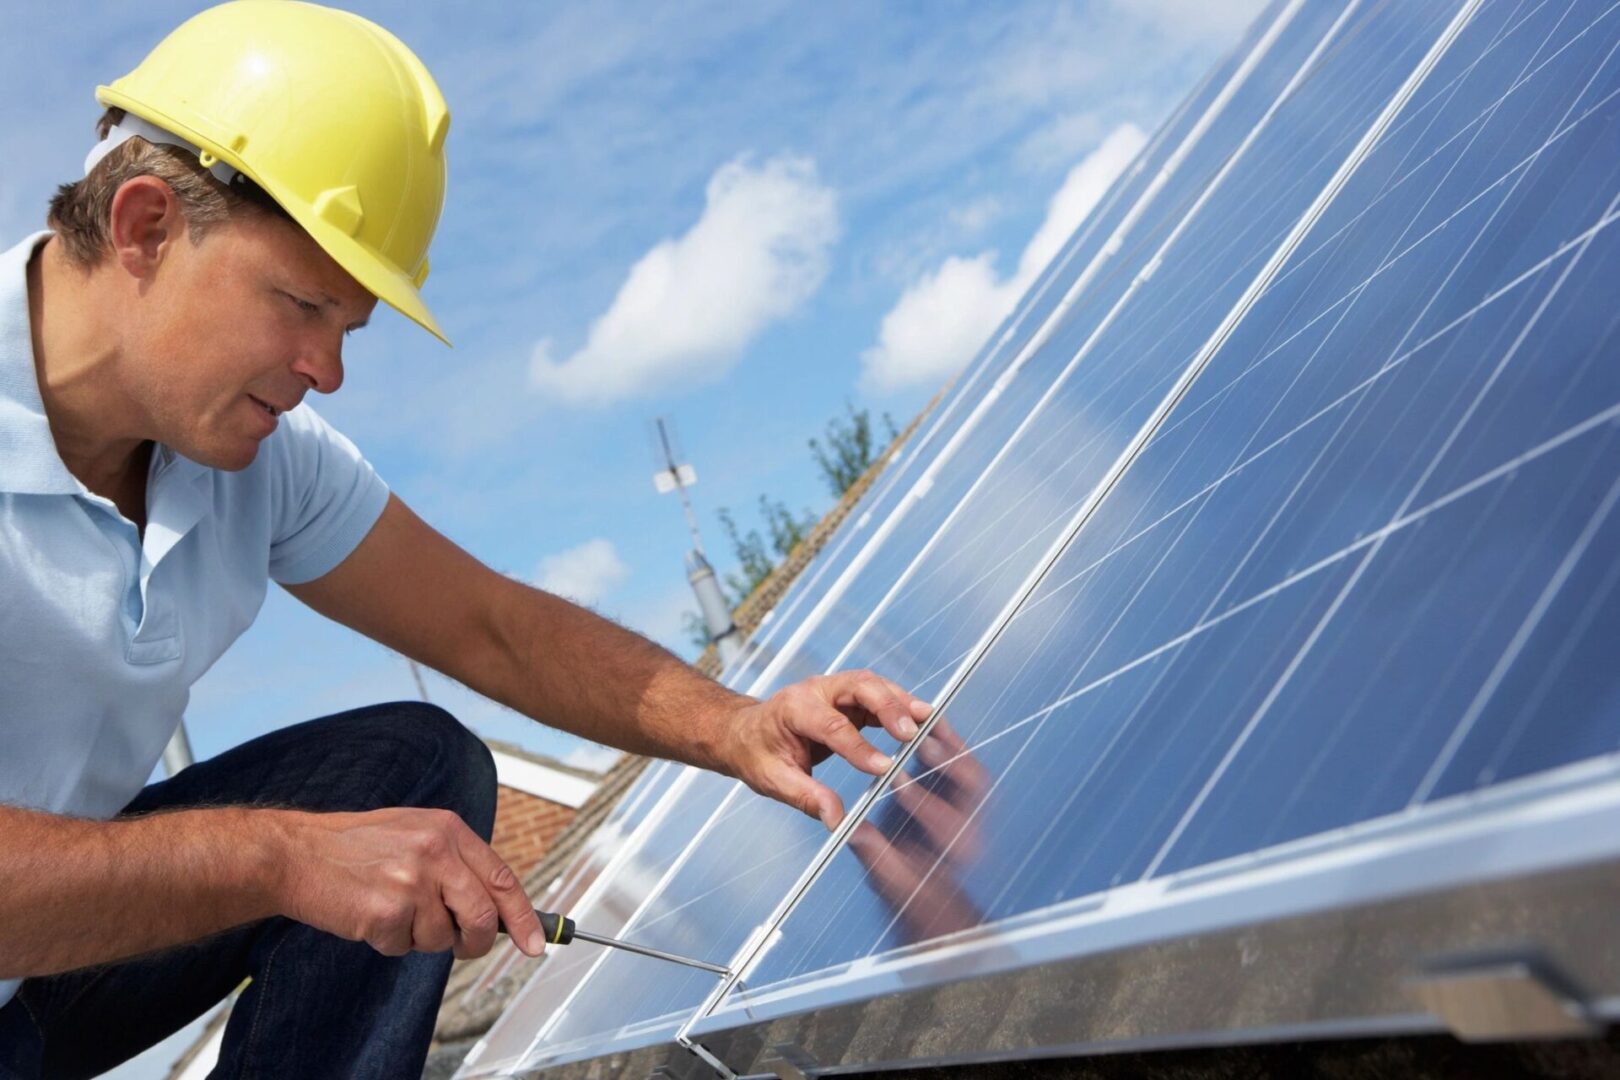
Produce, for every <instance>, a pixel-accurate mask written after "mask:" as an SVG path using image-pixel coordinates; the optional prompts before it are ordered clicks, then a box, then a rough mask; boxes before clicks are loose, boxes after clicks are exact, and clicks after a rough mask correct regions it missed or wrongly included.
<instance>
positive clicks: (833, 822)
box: [762, 740, 865, 832]
mask: <svg viewBox="0 0 1620 1080" xmlns="http://www.w3.org/2000/svg"><path fill="white" fill-rule="evenodd" d="M862 741H865V740H862ZM767 782H768V783H769V784H770V785H771V787H770V790H767V791H764V792H762V794H765V795H769V796H771V797H772V798H774V799H777V800H779V801H781V802H785V803H787V804H788V805H789V806H792V807H796V808H798V809H799V810H800V811H802V812H804V813H806V814H808V815H810V816H811V817H813V818H815V819H816V820H818V821H820V822H821V823H822V824H823V825H825V826H826V827H827V831H828V832H832V831H833V830H834V829H836V828H838V823H839V822H840V821H842V820H844V801H843V800H842V799H840V798H839V797H838V794H837V793H836V792H834V791H833V789H832V788H830V787H828V786H827V785H826V784H823V783H821V782H820V781H818V780H813V779H811V778H810V775H809V774H808V773H802V772H800V771H799V770H798V769H795V768H793V767H791V766H787V765H784V766H782V767H780V768H777V769H774V770H772V772H771V774H770V776H769V778H768V781H767Z"/></svg>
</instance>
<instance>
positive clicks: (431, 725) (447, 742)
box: [342, 701, 495, 840]
mask: <svg viewBox="0 0 1620 1080" xmlns="http://www.w3.org/2000/svg"><path fill="white" fill-rule="evenodd" d="M342 719H344V720H346V721H348V722H349V724H351V725H355V724H358V725H360V727H358V728H356V727H352V726H351V727H350V728H349V732H350V737H354V736H359V737H362V738H375V739H378V740H380V741H382V742H387V743H392V744H394V746H395V748H396V753H397V754H398V756H397V757H396V758H395V762H396V765H395V768H394V772H395V779H394V780H393V781H391V782H390V783H389V785H388V786H390V787H393V786H394V785H396V784H401V783H402V784H403V787H401V788H400V789H399V791H400V794H401V796H402V798H400V799H399V800H398V801H397V802H396V801H395V800H387V801H388V803H389V804H390V805H411V806H431V807H438V808H442V809H445V810H453V811H455V812H456V813H457V814H458V815H460V817H461V819H462V820H463V821H465V822H466V823H467V825H468V827H469V828H471V829H472V830H473V831H474V832H476V833H477V834H478V835H479V836H481V837H483V838H484V839H485V840H488V839H489V837H490V833H491V831H492V830H493V829H494V825H495V758H494V756H493V755H491V754H490V752H489V747H487V746H485V745H484V741H483V740H482V739H480V738H479V737H478V736H477V735H474V734H473V733H472V732H471V731H469V730H467V728H466V726H465V725H463V724H462V723H461V721H459V720H457V719H456V718H455V717H454V716H453V715H451V714H450V713H449V712H447V711H446V710H444V709H441V708H440V707H439V706H437V705H430V704H428V703H427V702H423V701H397V702H390V703H388V704H381V705H372V706H368V707H366V708H363V709H356V710H354V711H353V712H351V713H349V714H347V715H345V716H344V717H342ZM385 799H386V796H385Z"/></svg>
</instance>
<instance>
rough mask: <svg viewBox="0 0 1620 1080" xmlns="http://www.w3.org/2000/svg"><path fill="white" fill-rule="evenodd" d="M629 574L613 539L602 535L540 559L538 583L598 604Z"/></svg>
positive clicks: (575, 598)
mask: <svg viewBox="0 0 1620 1080" xmlns="http://www.w3.org/2000/svg"><path fill="white" fill-rule="evenodd" d="M629 576H630V568H629V567H628V566H626V565H625V564H624V560H623V559H621V558H619V552H618V549H616V548H615V547H614V546H613V541H611V540H607V539H605V538H602V537H597V538H596V539H594V540H587V541H585V542H584V543H583V544H580V545H579V546H577V547H571V548H569V549H568V550H567V551H563V552H559V553H557V554H556V555H547V556H546V557H545V558H544V559H541V560H540V569H539V572H538V573H537V574H536V575H535V584H536V585H538V586H539V587H540V588H542V589H544V590H546V591H547V592H551V593H556V594H557V595H558V596H565V597H567V598H568V599H570V600H572V601H574V602H575V603H579V604H597V603H600V602H601V600H602V598H603V597H604V596H606V595H607V594H608V593H610V592H612V591H613V589H614V588H615V587H616V586H617V585H619V584H620V583H621V582H623V581H624V579H625V578H627V577H629Z"/></svg>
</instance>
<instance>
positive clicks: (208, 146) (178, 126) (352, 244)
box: [96, 86, 451, 345]
mask: <svg viewBox="0 0 1620 1080" xmlns="http://www.w3.org/2000/svg"><path fill="white" fill-rule="evenodd" d="M96 100H97V101H99V102H100V103H101V104H102V105H104V106H107V107H109V108H119V109H123V110H124V111H125V112H130V113H134V114H135V115H136V116H139V117H141V118H142V119H144V120H147V121H150V122H151V123H153V124H156V125H157V126H158V127H161V128H163V129H164V130H165V131H171V132H173V133H174V134H176V135H179V136H181V137H182V138H184V139H187V140H189V141H190V142H193V143H195V144H196V145H198V146H200V147H202V149H204V150H206V151H207V152H208V153H210V154H212V155H214V156H215V157H217V158H219V159H220V160H221V161H223V162H225V163H226V164H228V165H230V166H231V167H232V168H235V169H238V170H240V171H241V172H242V173H243V174H244V175H246V176H247V177H248V179H250V180H252V181H253V182H254V183H255V184H258V185H259V187H260V188H262V189H264V192H265V194H267V195H269V196H270V197H271V198H272V199H274V200H275V201H276V204H277V205H279V206H280V207H281V208H282V209H283V210H285V211H287V213H288V215H289V216H290V217H291V218H292V219H293V220H294V221H295V222H297V223H298V226H299V228H301V229H303V230H304V232H305V233H306V234H307V235H308V236H309V237H310V239H312V240H314V241H315V243H316V244H318V245H320V248H321V250H322V251H324V252H326V253H327V254H328V255H330V256H331V257H332V260H333V261H334V262H336V263H337V264H338V265H339V266H341V267H342V268H343V269H344V270H346V271H347V272H348V273H349V276H351V277H353V278H354V279H355V280H356V281H358V282H359V283H360V286H361V287H362V288H364V289H365V290H366V291H367V292H369V293H371V295H373V296H375V297H376V298H377V299H379V300H381V301H382V302H383V303H385V304H387V305H388V306H389V307H391V308H393V309H394V310H395V311H397V312H399V313H400V314H401V315H404V316H405V317H406V318H407V319H410V320H411V321H412V322H414V323H416V324H417V325H418V326H420V327H421V328H422V329H424V330H426V331H427V332H428V333H430V334H432V335H433V336H434V337H436V338H438V339H439V340H440V341H442V342H444V343H445V344H446V345H449V344H450V343H451V342H450V339H449V338H448V337H446V336H445V333H444V331H443V330H441V329H440V328H439V322H438V320H437V319H435V318H434V317H433V312H431V311H429V310H428V306H427V304H426V303H424V302H423V300H422V295H421V292H420V290H419V289H418V288H417V286H416V282H415V281H413V280H411V278H409V277H408V276H406V275H405V274H404V273H403V272H402V271H400V270H399V269H397V268H396V267H394V266H393V265H392V264H390V263H389V262H388V261H387V260H386V259H384V258H382V257H381V256H379V255H378V254H377V253H375V252H373V251H371V250H370V249H369V248H367V247H366V246H365V245H364V244H361V243H360V242H359V241H357V240H355V239H354V238H353V237H352V236H349V235H348V234H347V233H345V232H343V231H342V230H340V229H338V228H336V227H335V226H333V225H331V224H330V223H328V222H327V221H325V220H324V219H322V218H321V217H319V216H318V215H317V214H316V213H315V210H314V208H313V207H311V206H308V205H306V204H304V203H303V202H302V201H300V200H298V199H295V198H289V197H287V195H286V193H285V189H284V188H283V186H282V185H279V184H277V183H276V181H275V179H274V178H273V177H266V176H263V175H260V173H259V172H258V171H257V170H255V169H254V168H253V166H252V165H250V164H249V163H248V162H246V161H244V160H242V158H241V157H239V156H238V155H237V154H236V153H235V152H234V151H232V150H231V149H230V147H228V146H224V145H222V144H220V143H219V142H218V141H216V140H214V139H210V138H209V137H208V136H207V135H205V134H203V133H202V132H199V131H197V130H196V129H194V128H192V127H191V126H189V125H187V124H184V123H182V122H180V121H179V120H177V119H175V118H174V117H172V116H166V115H164V114H163V112H161V111H160V110H157V109H153V108H151V107H150V106H147V105H145V104H143V103H141V102H138V101H134V100H132V99H131V98H129V97H127V96H126V95H124V94H121V93H119V92H118V91H117V90H115V89H113V88H112V87H109V86H98V87H96Z"/></svg>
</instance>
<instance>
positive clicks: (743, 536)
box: [717, 495, 816, 606]
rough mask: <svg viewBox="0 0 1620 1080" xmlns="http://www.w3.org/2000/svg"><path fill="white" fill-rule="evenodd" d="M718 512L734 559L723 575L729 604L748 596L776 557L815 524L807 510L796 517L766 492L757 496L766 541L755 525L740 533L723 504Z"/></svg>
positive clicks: (763, 577)
mask: <svg viewBox="0 0 1620 1080" xmlns="http://www.w3.org/2000/svg"><path fill="white" fill-rule="evenodd" d="M717 513H718V516H719V518H720V527H721V528H722V529H724V530H725V532H726V539H727V540H728V541H730V543H731V552H732V554H733V555H734V556H735V557H736V559H737V569H736V570H735V571H733V572H731V573H728V574H727V575H726V577H725V581H726V587H727V588H728V589H729V590H730V591H731V603H732V606H736V605H737V604H740V603H742V602H743V601H744V600H745V599H747V597H748V595H749V594H750V593H752V592H753V591H754V590H755V589H757V588H758V587H759V583H760V582H762V581H764V580H765V579H766V578H767V577H769V576H770V573H771V571H772V570H774V569H775V568H776V562H777V560H778V559H782V558H786V557H787V554H788V552H790V551H792V550H793V548H794V546H795V545H797V544H798V543H799V541H801V540H803V539H804V537H805V534H807V533H808V532H809V531H810V529H811V527H812V526H814V525H815V523H816V519H815V515H813V514H811V513H810V511H808V510H806V511H804V512H803V513H802V514H799V515H797V516H795V515H794V513H793V511H791V510H789V509H788V508H787V504H786V503H783V502H781V501H780V500H778V501H775V502H773V501H771V499H770V498H769V497H767V496H765V495H761V496H760V497H759V516H760V518H761V519H762V520H763V521H764V523H765V529H766V532H767V533H768V534H769V536H770V539H769V540H767V539H766V537H765V535H764V534H762V533H761V532H760V531H759V530H758V529H757V528H755V529H749V530H748V531H747V532H743V531H742V528H741V527H740V526H739V525H738V524H737V519H736V517H734V516H733V515H732V513H731V511H730V510H729V509H727V508H726V507H721V508H720V510H719V511H718V512H717Z"/></svg>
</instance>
